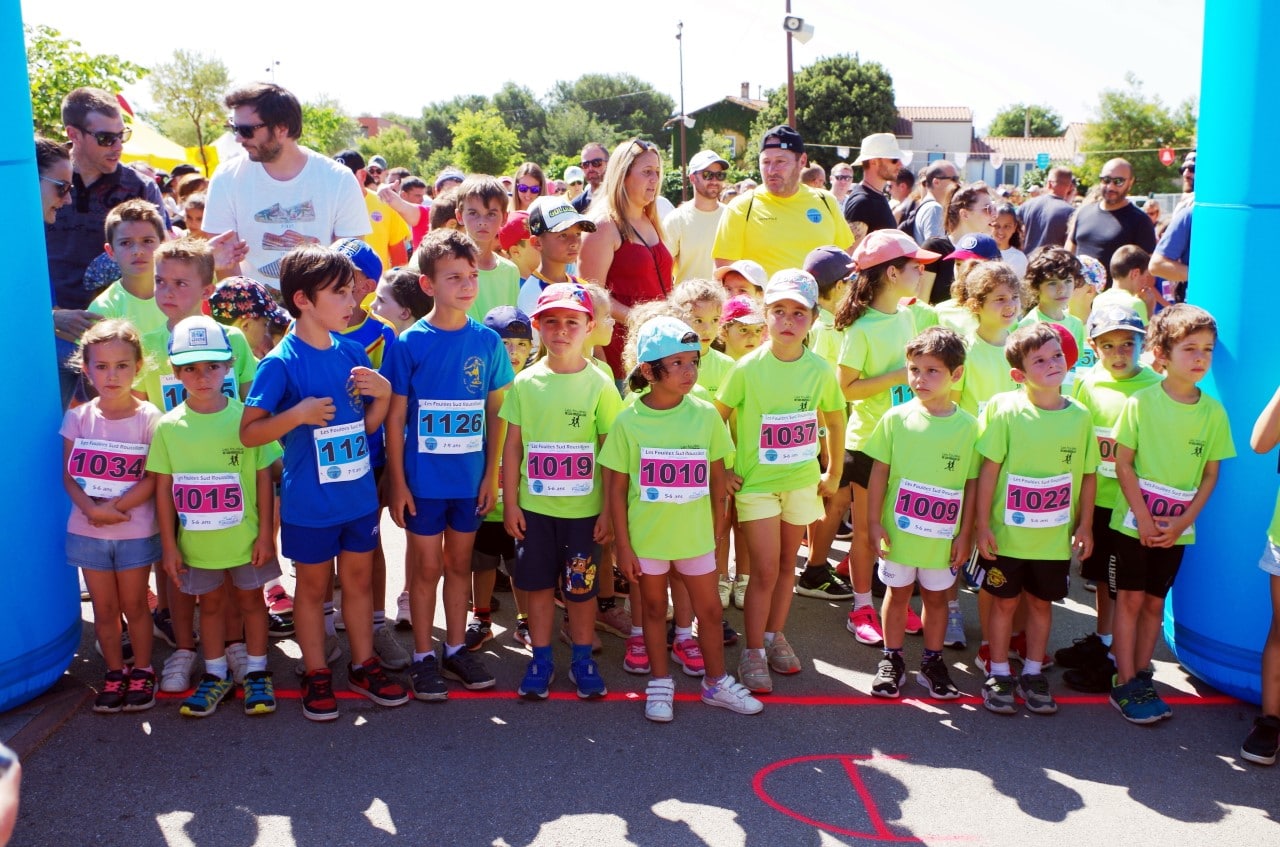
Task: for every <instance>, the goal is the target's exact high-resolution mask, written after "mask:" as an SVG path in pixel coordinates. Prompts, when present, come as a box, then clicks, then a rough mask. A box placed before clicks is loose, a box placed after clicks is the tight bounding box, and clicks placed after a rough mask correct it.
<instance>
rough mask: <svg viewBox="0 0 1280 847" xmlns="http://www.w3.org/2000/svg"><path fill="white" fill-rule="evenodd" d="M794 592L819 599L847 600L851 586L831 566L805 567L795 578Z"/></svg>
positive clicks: (849, 597)
mask: <svg viewBox="0 0 1280 847" xmlns="http://www.w3.org/2000/svg"><path fill="white" fill-rule="evenodd" d="M795 592H796V593H797V594H799V595H800V596H801V597H816V598H817V599H819V600H849V599H851V598H852V597H853V588H852V587H851V586H850V585H849V583H847V582H845V581H844V580H843V579H841V578H840V577H839V576H837V575H836V572H835V571H834V570H833V569H831V568H805V569H804V571H803V572H802V573H801V574H800V578H799V579H797V580H796V587H795Z"/></svg>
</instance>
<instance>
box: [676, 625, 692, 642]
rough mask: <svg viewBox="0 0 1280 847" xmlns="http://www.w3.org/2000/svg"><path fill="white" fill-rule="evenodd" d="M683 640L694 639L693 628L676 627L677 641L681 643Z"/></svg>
mask: <svg viewBox="0 0 1280 847" xmlns="http://www.w3.org/2000/svg"><path fill="white" fill-rule="evenodd" d="M682 638H693V627H691V626H678V627H676V640H677V641H679V640H681V639H682Z"/></svg>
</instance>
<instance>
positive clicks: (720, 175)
mask: <svg viewBox="0 0 1280 847" xmlns="http://www.w3.org/2000/svg"><path fill="white" fill-rule="evenodd" d="M725 176H727V174H725V172H724V171H713V170H705V171H703V172H702V178H703V179H705V180H706V181H707V182H724V180H725Z"/></svg>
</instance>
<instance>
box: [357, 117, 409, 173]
mask: <svg viewBox="0 0 1280 847" xmlns="http://www.w3.org/2000/svg"><path fill="white" fill-rule="evenodd" d="M357 149H359V151H360V154H361V155H363V156H364V158H365V161H368V160H369V158H370V157H372V156H381V157H382V158H384V159H386V160H387V167H389V168H400V167H404V168H408V169H409V170H411V171H417V170H418V169H419V168H420V167H421V165H422V163H421V162H420V161H418V142H416V141H414V140H413V138H411V137H410V136H409V133H408V132H406V131H405V130H403V129H401V128H400V127H398V126H393V127H390V128H389V129H384V130H383V131H382V132H380V133H378V134H377V135H375V136H374V137H373V138H362V139H360V144H359V146H358V148H357Z"/></svg>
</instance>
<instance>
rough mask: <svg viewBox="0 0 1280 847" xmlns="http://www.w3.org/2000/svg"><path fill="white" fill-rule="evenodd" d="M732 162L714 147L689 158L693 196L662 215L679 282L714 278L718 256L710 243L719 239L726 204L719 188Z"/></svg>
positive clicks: (722, 185)
mask: <svg viewBox="0 0 1280 847" xmlns="http://www.w3.org/2000/svg"><path fill="white" fill-rule="evenodd" d="M728 168H729V163H728V162H726V161H725V160H724V159H722V158H720V156H719V155H717V154H716V153H715V151H713V150H703V151H702V152H700V153H697V154H696V155H694V157H693V158H692V159H690V160H689V185H691V186H692V187H693V199H692V200H686V201H685V202H684V203H681V204H680V205H679V206H678V207H677V208H676V209H675V211H673V212H672V213H671V214H669V215H667V216H666V217H665V218H663V219H662V228H663V229H664V230H665V231H666V235H667V249H668V250H670V251H671V258H672V259H674V260H675V263H676V271H675V275H676V282H677V283H681V282H684V281H685V280H686V279H711V276H712V274H713V273H715V269H716V263H715V258H714V257H713V256H712V255H711V247H712V245H714V244H715V242H716V228H717V227H718V226H720V216H721V215H722V214H724V206H723V205H721V203H720V191H721V190H722V189H723V188H724V181H725V173H726V172H727V170H728Z"/></svg>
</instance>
